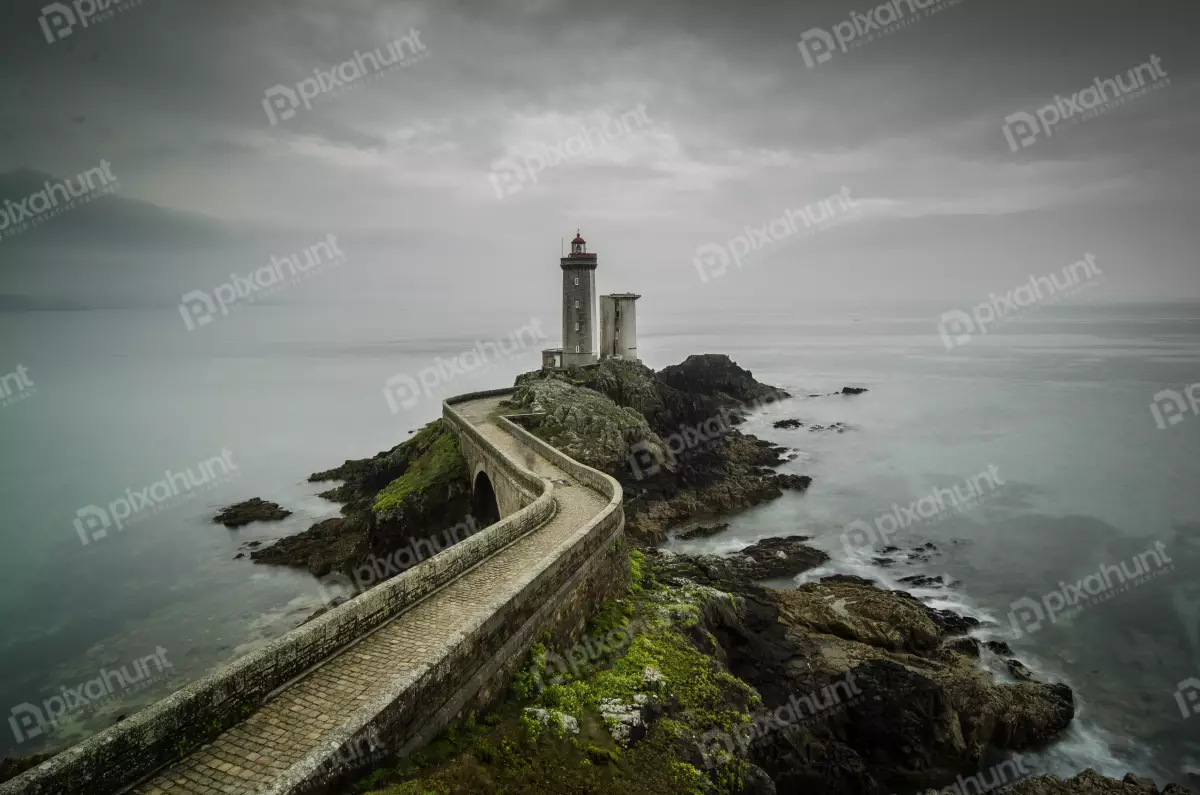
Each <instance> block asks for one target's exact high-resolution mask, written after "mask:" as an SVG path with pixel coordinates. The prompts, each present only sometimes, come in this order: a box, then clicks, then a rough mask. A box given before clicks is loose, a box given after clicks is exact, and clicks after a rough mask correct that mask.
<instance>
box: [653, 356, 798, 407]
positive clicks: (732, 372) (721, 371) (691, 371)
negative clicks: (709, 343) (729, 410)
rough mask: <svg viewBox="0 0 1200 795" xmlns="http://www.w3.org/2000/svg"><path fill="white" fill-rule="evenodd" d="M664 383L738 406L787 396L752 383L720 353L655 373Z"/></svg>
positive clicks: (749, 376)
mask: <svg viewBox="0 0 1200 795" xmlns="http://www.w3.org/2000/svg"><path fill="white" fill-rule="evenodd" d="M658 377H659V379H661V380H662V381H663V382H664V383H666V384H668V385H670V386H672V387H674V388H675V389H678V390H679V391H681V392H687V393H691V394H698V395H708V396H710V397H714V398H717V399H720V400H725V401H733V402H739V403H766V402H770V401H775V400H781V399H783V398H786V397H791V396H790V395H788V393H787V392H784V391H783V390H782V389H778V388H776V387H773V386H768V385H766V384H761V383H759V382H758V381H756V380H754V374H753V373H751V372H750V371H749V370H743V369H742V368H741V367H738V366H737V365H736V364H735V363H734V362H733V360H732V359H730V358H729V357H728V356H726V355H725V354H723V353H705V354H695V355H692V356H689V357H687V358H686V359H684V360H683V362H682V363H680V364H676V365H672V366H671V367H667V368H664V369H663V370H662V371H661V372H659V374H658Z"/></svg>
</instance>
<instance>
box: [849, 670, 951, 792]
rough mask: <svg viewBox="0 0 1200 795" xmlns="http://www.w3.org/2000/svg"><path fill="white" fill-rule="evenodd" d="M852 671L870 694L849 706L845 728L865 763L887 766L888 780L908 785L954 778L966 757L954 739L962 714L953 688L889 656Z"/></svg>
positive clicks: (872, 766)
mask: <svg viewBox="0 0 1200 795" xmlns="http://www.w3.org/2000/svg"><path fill="white" fill-rule="evenodd" d="M853 675H854V681H856V682H857V683H858V687H859V689H860V690H862V691H863V692H864V693H865V694H866V697H865V698H863V699H859V700H857V701H855V702H853V703H852V704H851V705H850V706H849V707H848V708H847V714H846V718H847V719H846V721H845V725H844V732H845V736H846V740H847V743H848V744H849V745H850V746H851V747H853V748H854V749H855V750H857V751H858V752H859V753H860V754H862V755H863V757H864V759H865V760H866V763H867V765H868V766H869V767H870V768H872V769H882V770H887V771H889V773H890V775H889V776H888V777H887V778H888V779H890V780H889V781H888V782H887V783H889V784H893V783H894V784H895V785H897V786H901V787H904V788H906V789H908V788H911V789H917V788H920V787H924V786H930V785H931V784H932V783H934V782H937V781H944V780H948V779H952V778H953V777H954V776H955V775H956V774H957V772H958V771H959V770H960V769H961V768H962V763H963V757H962V749H961V747H958V746H957V745H956V743H955V742H954V741H953V738H954V737H955V735H956V734H957V733H958V717H957V715H956V710H955V705H954V700H953V698H952V696H951V693H950V692H949V691H948V690H947V689H946V688H945V687H944V686H942V685H940V684H938V683H937V682H935V681H934V680H932V679H930V678H928V677H925V676H922V675H921V674H919V673H917V672H915V671H912V670H910V669H909V668H906V667H905V666H903V665H901V664H899V663H897V662H893V661H891V660H872V661H870V662H868V663H865V664H863V665H860V666H858V667H856V668H855V669H854V670H853Z"/></svg>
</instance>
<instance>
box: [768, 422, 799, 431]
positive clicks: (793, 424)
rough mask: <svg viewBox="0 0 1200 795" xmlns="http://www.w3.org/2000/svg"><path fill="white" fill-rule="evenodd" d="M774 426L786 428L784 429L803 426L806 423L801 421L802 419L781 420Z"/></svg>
mask: <svg viewBox="0 0 1200 795" xmlns="http://www.w3.org/2000/svg"><path fill="white" fill-rule="evenodd" d="M772 427H774V428H780V429H784V430H791V429H793V428H803V427H804V423H803V422H801V421H800V420H780V421H779V422H777V423H775V424H774V425H773V426H772Z"/></svg>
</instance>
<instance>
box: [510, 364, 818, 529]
mask: <svg viewBox="0 0 1200 795" xmlns="http://www.w3.org/2000/svg"><path fill="white" fill-rule="evenodd" d="M786 397H788V395H787V393H786V392H784V391H783V390H781V389H778V388H776V387H772V386H768V385H766V384H761V383H759V382H757V381H755V380H754V378H753V376H752V375H751V373H750V372H749V371H747V370H743V369H742V368H740V367H738V366H737V365H736V364H734V363H733V362H732V361H731V360H730V359H729V357H728V356H721V355H715V354H707V355H703V356H690V357H688V359H687V360H686V361H684V362H683V363H682V364H679V365H675V366H673V367H668V368H666V369H664V370H662V371H661V372H659V373H655V372H654V371H652V370H650V369H649V368H647V367H645V366H644V365H642V364H639V363H637V362H623V361H616V360H604V361H602V362H600V363H599V364H597V365H596V366H594V367H587V368H577V369H573V370H568V371H565V372H563V371H539V372H536V373H527V374H525V375H522V376H520V377H519V378H518V379H517V393H516V395H515V396H514V399H513V401H512V403H513V405H514V408H517V409H518V410H521V411H524V412H528V413H533V414H538V415H540V416H537V417H530V418H525V419H524V420H523V422H524V424H525V425H526V427H528V428H529V429H530V430H531V431H532V432H534V433H536V434H538V435H539V436H541V437H542V438H544V439H546V440H547V441H548V442H550V443H551V444H554V445H555V446H556V447H558V448H559V449H561V450H563V452H565V453H567V454H568V455H571V456H572V457H574V458H576V459H577V460H579V461H582V462H583V463H585V464H588V465H589V466H593V467H595V468H597V469H600V470H602V471H605V472H607V473H608V474H610V475H612V476H613V477H615V478H617V480H619V481H621V485H622V487H623V488H624V491H625V498H626V501H625V514H626V531H627V532H628V533H629V534H630V535H632V536H633V537H634V538H637V539H638V540H640V541H642V542H644V543H647V544H658V543H661V542H662V541H663V540H664V539H665V538H666V531H667V530H668V529H669V528H671V527H672V526H673V525H675V524H678V523H680V522H682V521H684V520H687V519H691V518H692V517H695V516H700V515H706V514H708V515H719V514H724V513H729V512H732V511H738V510H742V509H744V508H748V507H750V506H753V505H757V504H759V503H762V502H766V501H768V500H773V499H777V498H779V497H780V496H782V494H783V492H784V490H787V489H791V490H803V489H805V488H807V487H808V485H809V483H810V482H811V479H810V478H807V477H805V476H800V475H780V474H777V473H775V472H773V471H772V469H771V468H772V467H776V466H779V465H780V464H782V463H784V462H785V461H786V460H787V458H785V457H784V456H785V455H786V454H787V453H788V451H787V450H786V448H780V447H776V446H774V445H772V444H770V443H769V442H765V441H761V440H759V439H756V438H754V437H753V436H749V435H746V434H743V433H741V432H740V431H738V430H737V428H736V427H735V426H736V425H738V424H739V423H740V422H741V421H742V417H743V413H744V412H745V411H746V410H748V409H750V408H753V407H754V406H755V405H761V404H762V403H764V402H766V401H769V400H778V399H782V398H786Z"/></svg>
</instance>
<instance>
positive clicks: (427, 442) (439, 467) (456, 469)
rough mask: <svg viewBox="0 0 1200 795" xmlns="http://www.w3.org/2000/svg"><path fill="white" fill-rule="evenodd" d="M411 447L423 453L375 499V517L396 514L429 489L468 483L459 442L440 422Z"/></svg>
mask: <svg viewBox="0 0 1200 795" xmlns="http://www.w3.org/2000/svg"><path fill="white" fill-rule="evenodd" d="M409 443H410V444H412V445H413V446H415V447H418V448H420V449H422V450H423V452H422V453H421V454H420V455H419V456H418V457H417V458H416V459H414V460H413V461H412V463H411V464H409V466H408V468H407V470H406V471H405V472H404V474H403V475H401V476H400V477H398V478H396V479H395V480H393V481H392V482H391V483H389V484H388V485H387V486H386V487H385V488H384V489H383V490H382V491H380V492H379V494H377V495H376V497H375V506H374V508H375V512H376V513H386V512H387V511H390V510H393V509H395V508H397V507H399V506H400V505H402V504H403V503H404V502H405V501H406V500H408V499H409V498H410V497H412V496H413V495H422V494H424V493H425V492H426V490H428V489H429V488H430V487H433V486H437V485H441V484H445V483H447V482H452V481H461V480H466V481H468V482H469V479H470V473H469V472H468V470H467V461H466V459H465V458H463V456H462V453H461V452H460V451H459V449H458V440H457V439H455V438H454V434H452V433H451V432H450V431H449V429H447V428H446V427H445V425H444V424H442V423H441V422H440V421H439V422H435V423H430V424H429V425H426V426H425V427H424V428H422V429H421V431H420V433H418V434H417V435H416V436H414V437H413V438H412V439H410V440H409Z"/></svg>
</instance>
